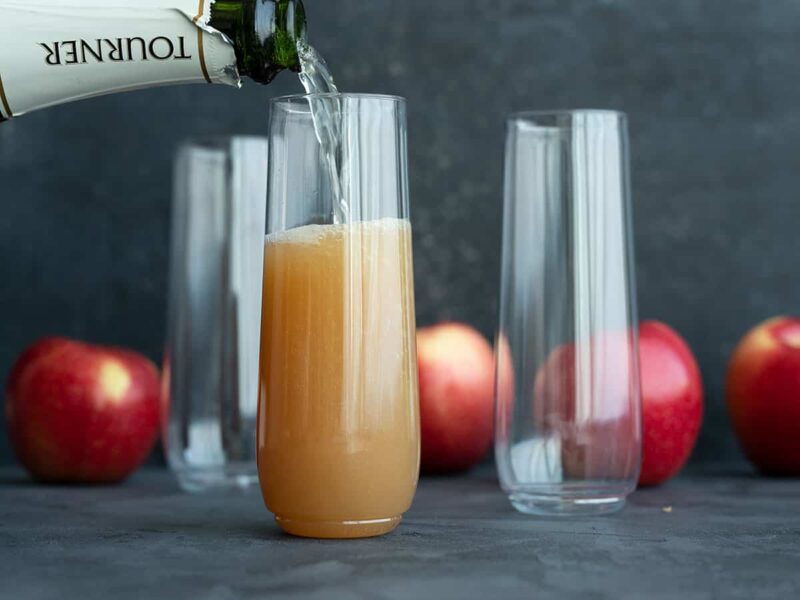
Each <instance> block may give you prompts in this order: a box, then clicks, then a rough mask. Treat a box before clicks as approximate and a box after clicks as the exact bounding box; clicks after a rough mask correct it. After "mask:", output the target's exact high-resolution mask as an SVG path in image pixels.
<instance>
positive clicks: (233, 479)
mask: <svg viewBox="0 0 800 600" xmlns="http://www.w3.org/2000/svg"><path fill="white" fill-rule="evenodd" d="M175 476H176V477H177V478H178V484H179V485H180V486H181V488H182V489H183V490H184V491H187V492H191V493H201V492H207V491H224V490H237V491H244V490H247V489H250V488H252V487H254V486H257V485H258V473H257V472H256V465H255V463H252V464H245V465H235V464H234V465H226V466H224V467H214V468H204V469H201V468H189V467H184V468H182V469H176V470H175Z"/></svg>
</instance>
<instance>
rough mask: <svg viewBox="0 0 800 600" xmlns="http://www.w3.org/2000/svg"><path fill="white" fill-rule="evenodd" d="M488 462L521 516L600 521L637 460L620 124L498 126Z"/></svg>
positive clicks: (528, 117) (625, 488) (602, 114)
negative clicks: (498, 225) (499, 246)
mask: <svg viewBox="0 0 800 600" xmlns="http://www.w3.org/2000/svg"><path fill="white" fill-rule="evenodd" d="M504 204H505V207H504V218H503V256H502V275H501V279H502V284H501V287H502V289H501V300H500V325H499V330H498V333H497V337H496V342H495V348H496V361H497V378H496V394H495V398H496V420H495V450H496V453H495V456H496V461H497V466H498V472H499V476H500V482H501V485H502V487H503V490H504V491H505V492H506V493H507V494H508V496H509V498H510V500H511V503H512V504H513V505H514V507H515V508H517V509H518V510H520V511H521V512H524V513H531V514H542V515H557V514H575V513H578V514H584V513H589V514H591V513H601V512H611V511H613V510H616V509H618V508H621V507H622V505H623V504H624V501H625V497H626V496H627V495H628V493H630V492H631V491H632V490H633V489H634V487H635V485H636V480H637V477H638V472H639V462H640V454H641V425H640V387H639V364H638V335H637V317H636V302H635V297H634V293H635V289H636V288H635V284H634V263H633V251H632V238H631V214H630V212H631V211H630V192H629V183H628V141H627V128H626V119H625V115H624V114H621V113H617V112H611V111H592V110H590V111H571V112H570V111H566V112H530V113H521V114H517V115H513V116H511V117H510V118H509V120H508V126H507V141H506V167H505V203H504Z"/></svg>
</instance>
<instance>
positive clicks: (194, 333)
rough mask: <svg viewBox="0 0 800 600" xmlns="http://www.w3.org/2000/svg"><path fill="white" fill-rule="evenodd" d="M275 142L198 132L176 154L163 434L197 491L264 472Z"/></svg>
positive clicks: (182, 478)
mask: <svg viewBox="0 0 800 600" xmlns="http://www.w3.org/2000/svg"><path fill="white" fill-rule="evenodd" d="M267 144H268V142H267V140H266V139H263V138H257V137H234V138H211V139H204V140H193V141H190V142H186V143H184V144H183V145H182V146H181V147H180V149H179V150H178V153H177V156H176V162H175V191H174V196H173V210H172V251H171V256H170V279H169V284H170V286H169V287H170V293H169V324H168V336H167V342H166V348H165V353H164V369H163V376H164V393H163V402H162V408H163V416H162V417H163V418H162V441H163V444H164V448H165V450H166V455H167V460H168V462H169V466H170V468H171V469H172V470H173V471H174V472H175V474H176V476H177V478H178V481H179V482H180V485H181V487H183V488H184V489H185V490H188V491H195V492H197V491H203V490H206V489H209V488H232V487H233V488H235V487H247V486H251V485H255V483H256V481H257V476H256V475H257V474H256V463H255V442H256V409H257V406H258V404H257V396H258V322H259V310H260V307H261V305H260V301H261V275H262V252H263V248H264V213H265V197H266V189H267V181H266V170H267Z"/></svg>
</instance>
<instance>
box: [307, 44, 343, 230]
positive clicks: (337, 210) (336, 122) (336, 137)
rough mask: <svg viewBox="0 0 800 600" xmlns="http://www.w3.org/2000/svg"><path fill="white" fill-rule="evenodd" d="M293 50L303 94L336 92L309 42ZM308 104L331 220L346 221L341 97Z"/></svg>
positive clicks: (321, 98)
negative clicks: (325, 177)
mask: <svg viewBox="0 0 800 600" xmlns="http://www.w3.org/2000/svg"><path fill="white" fill-rule="evenodd" d="M297 54H298V56H299V58H300V69H301V70H300V82H301V83H302V84H303V87H304V88H305V90H306V93H307V94H338V93H339V90H338V88H337V87H336V84H335V83H334V81H333V77H332V76H331V72H330V70H329V69H328V65H327V63H326V62H325V60H324V59H323V58H322V57H321V56H320V55H319V53H317V51H316V50H315V49H314V48H313V47H312V46H309V45H308V44H307V43H306V42H305V41H303V40H299V41H298V43H297ZM309 105H310V107H311V118H312V120H313V122H314V131H315V132H316V134H317V140H319V144H320V147H321V149H322V156H323V160H324V161H325V164H326V167H327V169H326V170H327V173H328V177H329V182H330V189H331V194H332V195H333V202H332V205H333V211H332V212H333V214H332V217H333V222H334V223H346V222H347V221H348V216H349V209H348V206H347V201H346V200H345V198H344V194H343V192H342V183H341V166H342V165H341V163H342V135H341V130H342V129H341V101H340V99H339V98H338V97H336V96H322V97H313V98H311V99H310V101H309Z"/></svg>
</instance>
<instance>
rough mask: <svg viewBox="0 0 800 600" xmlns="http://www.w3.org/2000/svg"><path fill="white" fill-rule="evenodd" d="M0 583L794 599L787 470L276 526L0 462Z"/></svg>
mask: <svg viewBox="0 0 800 600" xmlns="http://www.w3.org/2000/svg"><path fill="white" fill-rule="evenodd" d="M0 597H2V598H9V599H12V598H13V599H15V600H28V599H40V598H41V599H45V598H48V599H49V598H80V599H84V600H92V599H95V598H97V599H99V598H103V599H108V598H113V599H114V600H126V599H128V598H170V599H172V598H197V599H202V600H232V599H239V598H325V599H351V598H352V599H356V598H376V599H404V598H414V599H416V598H428V597H430V598H536V599H537V600H540V599H549V598H567V599H570V598H576V599H577V598H580V599H606V598H608V599H614V600H617V599H627V598H658V599H661V598H685V599H689V600H694V599H705V598H725V599H730V598H747V599H752V598H798V597H800V480H775V479H759V478H756V477H755V476H752V475H748V474H746V473H741V474H738V473H736V474H724V475H723V474H719V475H705V476H690V477H684V478H681V479H678V480H676V481H673V482H671V483H670V484H668V485H667V486H665V487H662V488H658V489H650V490H644V491H639V492H637V493H635V494H634V495H633V496H632V497H631V499H630V501H629V503H628V506H627V507H626V508H625V509H624V510H623V511H622V512H621V513H619V514H617V515H615V516H611V517H598V518H572V519H569V520H552V519H550V520H545V519H536V518H531V517H526V516H523V515H520V514H517V513H515V512H514V511H513V510H512V508H511V507H510V506H509V504H508V503H507V501H506V499H505V497H504V496H503V495H502V493H501V492H500V491H499V489H498V488H497V485H496V483H495V481H494V478H493V475H492V474H491V473H482V474H478V475H472V476H470V477H457V478H437V479H423V480H421V482H420V486H419V490H418V492H417V496H416V500H415V502H414V506H413V508H412V509H411V511H410V512H409V513H408V514H407V518H406V519H405V520H404V522H403V524H402V525H401V526H400V528H399V529H397V530H396V531H395V532H394V533H392V534H390V535H388V536H385V537H381V538H373V539H367V540H358V541H316V540H304V539H297V538H291V537H287V536H285V535H283V534H281V532H280V531H279V530H278V528H277V527H276V526H275V525H274V524H273V522H272V519H271V516H270V515H269V513H268V512H267V511H266V509H265V508H264V506H263V504H262V502H261V498H260V496H259V494H258V493H257V492H256V491H255V490H254V491H253V493H252V494H250V493H248V494H241V493H240V494H233V495H224V494H215V495H207V496H190V495H186V494H183V493H181V492H180V491H179V490H178V488H177V486H176V485H175V483H174V482H173V480H172V479H171V477H170V476H169V474H168V473H166V472H165V471H161V470H157V469H150V470H144V471H142V472H140V473H138V474H137V475H135V476H134V477H133V478H132V479H131V480H129V481H128V482H127V483H125V484H123V485H120V486H115V487H65V486H55V487H53V486H41V485H36V484H33V483H31V482H30V481H29V480H27V479H26V478H25V477H24V475H23V474H22V473H21V472H19V471H14V470H4V471H3V470H0Z"/></svg>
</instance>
